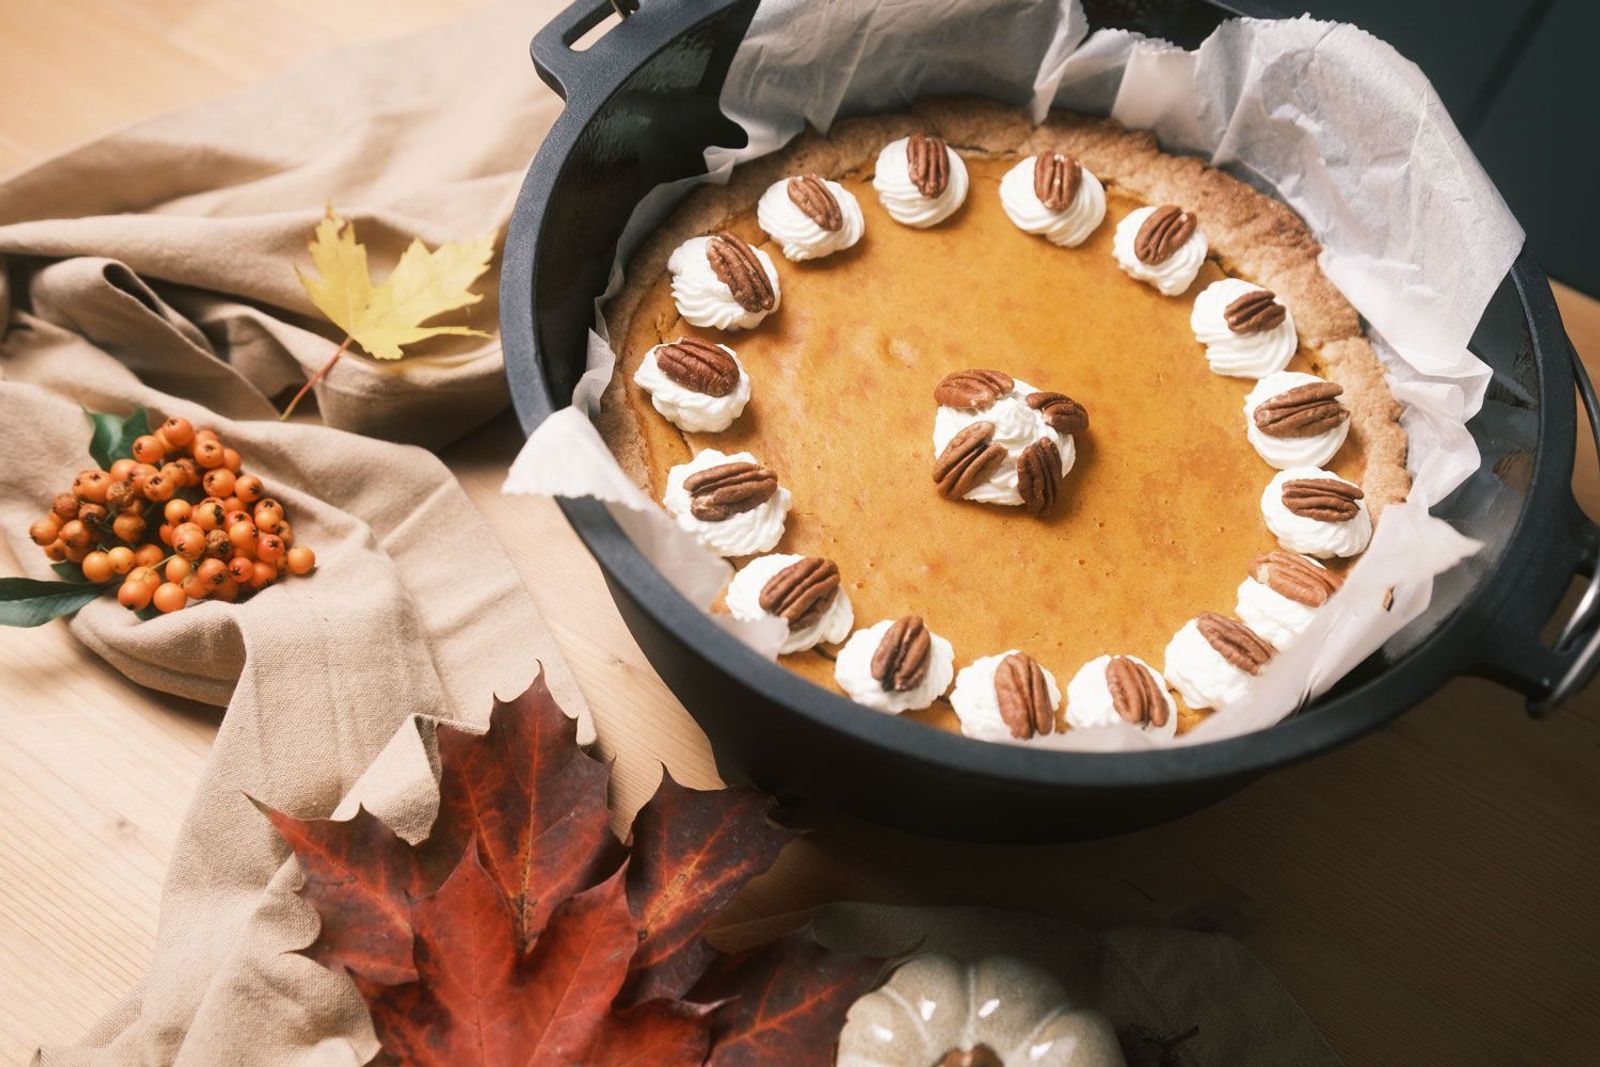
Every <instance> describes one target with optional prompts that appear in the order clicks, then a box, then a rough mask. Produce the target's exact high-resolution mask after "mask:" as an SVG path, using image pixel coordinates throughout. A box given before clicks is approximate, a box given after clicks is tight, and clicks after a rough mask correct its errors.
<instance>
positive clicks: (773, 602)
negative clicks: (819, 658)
mask: <svg viewBox="0 0 1600 1067" xmlns="http://www.w3.org/2000/svg"><path fill="white" fill-rule="evenodd" d="M723 601H724V602H725V603H726V604H727V605H728V612H729V614H731V615H732V616H733V617H734V618H736V619H743V620H745V621H746V622H754V621H756V620H758V619H768V618H778V619H782V620H784V622H785V623H787V624H788V627H789V631H788V633H787V634H786V635H785V637H784V639H783V644H782V646H781V647H780V648H779V649H778V651H779V652H780V653H783V654H788V653H790V652H803V651H805V650H806V649H808V648H815V647H816V646H817V645H819V644H822V643H824V642H826V643H829V644H834V643H837V642H839V641H843V640H844V639H845V638H846V637H848V636H849V635H850V628H851V627H852V626H853V625H855V612H854V610H853V609H852V608H851V606H850V598H849V596H847V595H846V594H845V591H844V589H843V587H842V586H841V584H840V581H839V568H838V567H837V566H836V565H835V564H834V563H833V561H832V560H827V559H823V558H822V557H820V556H798V555H791V554H787V553H773V554H772V555H768V556H757V557H756V558H755V559H753V560H751V561H750V562H749V563H746V564H745V565H744V566H743V567H741V568H740V569H739V573H737V574H735V575H734V576H733V581H731V582H729V583H728V591H727V593H726V594H725V595H724V597H723Z"/></svg>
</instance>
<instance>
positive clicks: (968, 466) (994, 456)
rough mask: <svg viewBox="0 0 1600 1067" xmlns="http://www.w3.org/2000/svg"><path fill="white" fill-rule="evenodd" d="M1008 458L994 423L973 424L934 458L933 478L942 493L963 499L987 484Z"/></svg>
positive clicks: (952, 498)
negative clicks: (995, 430)
mask: <svg viewBox="0 0 1600 1067" xmlns="http://www.w3.org/2000/svg"><path fill="white" fill-rule="evenodd" d="M1005 458H1006V449H1005V446H1004V445H1002V444H1000V443H999V442H997V441H996V440H995V439H994V423H992V422H975V423H973V424H972V425H971V426H968V427H967V428H966V429H964V430H962V431H961V432H960V433H958V434H956V435H955V436H954V437H952V438H950V441H949V443H948V444H946V445H945V446H944V451H943V452H940V453H939V458H938V459H936V460H934V461H933V480H934V481H935V482H936V483H938V486H939V495H940V496H942V497H946V498H948V499H950V500H960V499H961V498H962V497H964V496H966V495H967V494H968V493H970V492H972V490H974V489H976V488H977V487H978V486H979V485H981V484H983V480H984V479H985V478H987V477H989V475H990V474H991V473H992V472H993V471H994V469H995V467H997V466H999V464H1000V461H1001V460H1003V459H1005Z"/></svg>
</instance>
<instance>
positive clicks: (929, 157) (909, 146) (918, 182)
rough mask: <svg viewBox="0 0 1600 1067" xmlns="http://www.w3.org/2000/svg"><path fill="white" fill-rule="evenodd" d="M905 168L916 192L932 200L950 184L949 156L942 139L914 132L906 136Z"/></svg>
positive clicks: (941, 193)
mask: <svg viewBox="0 0 1600 1067" xmlns="http://www.w3.org/2000/svg"><path fill="white" fill-rule="evenodd" d="M906 170H907V172H909V173H910V175H911V184H912V185H915V186H916V187H917V192H919V193H921V194H922V195H923V196H925V197H927V198H928V199H929V200H933V199H936V198H938V197H939V196H942V195H943V194H944V190H945V186H947V185H949V184H950V156H949V153H948V151H947V150H946V148H945V144H944V139H943V138H941V137H929V136H927V135H926V134H921V133H914V134H912V135H911V136H910V137H908V138H906Z"/></svg>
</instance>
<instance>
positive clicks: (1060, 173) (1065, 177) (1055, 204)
mask: <svg viewBox="0 0 1600 1067" xmlns="http://www.w3.org/2000/svg"><path fill="white" fill-rule="evenodd" d="M1082 184H1083V167H1081V166H1080V165H1079V164H1078V161H1077V160H1076V159H1073V158H1072V157H1071V156H1064V155H1062V154H1061V153H1060V152H1042V153H1040V154H1039V155H1037V156H1035V157H1034V159H1033V195H1034V196H1036V197H1038V198H1039V203H1041V204H1043V205H1044V206H1045V210H1046V211H1055V212H1062V211H1065V210H1067V208H1069V207H1071V206H1072V201H1073V199H1074V198H1075V197H1077V195H1078V186H1080V185H1082Z"/></svg>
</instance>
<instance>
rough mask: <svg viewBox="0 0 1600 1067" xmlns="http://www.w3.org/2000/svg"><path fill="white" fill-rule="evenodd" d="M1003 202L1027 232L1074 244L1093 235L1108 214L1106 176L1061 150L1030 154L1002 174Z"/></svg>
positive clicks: (1067, 246)
mask: <svg viewBox="0 0 1600 1067" xmlns="http://www.w3.org/2000/svg"><path fill="white" fill-rule="evenodd" d="M1000 205H1001V206H1002V207H1004V208H1005V211H1006V215H1007V217H1009V218H1010V219H1011V221H1012V222H1013V223H1015V224H1016V227H1017V229H1019V230H1021V231H1022V232H1024V233H1036V234H1039V235H1041V236H1043V237H1044V238H1045V239H1046V240H1048V241H1050V243H1051V244H1057V245H1061V246H1062V247H1063V248H1073V247H1075V246H1077V245H1080V244H1082V243H1083V242H1084V241H1086V240H1088V239H1089V235H1090V234H1091V233H1093V232H1094V231H1095V230H1096V229H1098V228H1099V226H1100V223H1101V222H1103V221H1104V220H1105V217H1106V191H1105V187H1104V186H1102V185H1101V184H1100V179H1099V178H1096V177H1095V176H1094V175H1093V174H1092V173H1090V171H1089V169H1088V168H1087V167H1084V166H1082V165H1081V164H1080V163H1078V161H1077V160H1075V159H1072V158H1070V157H1068V156H1064V155H1062V154H1061V153H1059V152H1048V153H1044V154H1042V155H1037V156H1029V157H1028V158H1027V159H1024V160H1023V161H1022V162H1020V163H1018V164H1017V165H1016V166H1014V167H1012V168H1011V169H1010V170H1009V171H1007V172H1006V175H1005V177H1004V178H1001V179H1000Z"/></svg>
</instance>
